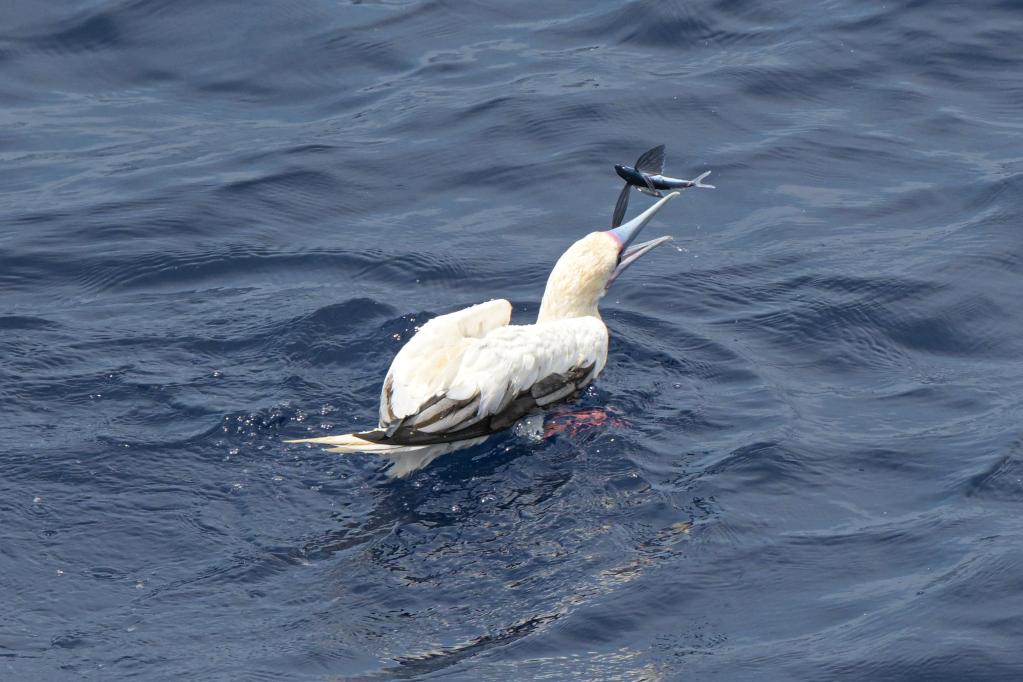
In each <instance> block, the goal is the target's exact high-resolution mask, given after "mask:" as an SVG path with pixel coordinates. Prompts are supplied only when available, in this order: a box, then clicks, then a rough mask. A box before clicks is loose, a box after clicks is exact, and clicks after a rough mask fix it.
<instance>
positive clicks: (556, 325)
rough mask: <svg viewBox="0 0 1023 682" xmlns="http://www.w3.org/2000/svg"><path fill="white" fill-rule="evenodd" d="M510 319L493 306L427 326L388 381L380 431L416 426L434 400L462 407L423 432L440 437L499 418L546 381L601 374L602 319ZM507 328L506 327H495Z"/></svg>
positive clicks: (502, 305) (501, 306) (502, 304)
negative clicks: (582, 371)
mask: <svg viewBox="0 0 1023 682" xmlns="http://www.w3.org/2000/svg"><path fill="white" fill-rule="evenodd" d="M510 313H511V308H510V304H508V302H507V301H490V302H489V303H484V304H480V305H477V306H473V307H471V308H467V309H465V310H460V311H457V312H454V313H450V314H448V315H443V316H440V317H437V318H434V319H433V320H431V321H430V322H428V323H427V324H426V325H424V326H423V328H422V329H420V331H419V332H418V333H417V334H416V336H415V337H414V338H413V339H412V340H411V341H409V342H408V344H406V345H405V347H404V348H403V349H402V350H401V352H400V353H399V354H398V356H397V357H396V358H395V360H394V362H393V363H392V365H391V369H390V371H388V373H387V379H386V380H385V384H384V390H383V392H382V395H381V408H380V411H381V426H387V425H388V424H390V423H393V422H395V421H396V420H400V419H402V418H406V419H409V420H411V421H413V422H414V421H416V417H417V415H420V414H423V412H424V406H428V401H430V399H432V398H435V397H437V396H443V397H444V398H446V399H448V400H450V401H455V402H464V403H465V405H461V406H460V407H459V408H458V409H457V410H455V411H452V412H451V414H448V415H446V416H445V417H444V418H443V419H440V420H438V421H435V422H433V423H430V424H425V425H423V426H420V427H418V430H419V431H421V432H423V433H431V434H442V433H445V432H446V431H449V430H451V429H453V428H455V427H458V428H465V427H466V426H468V425H471V424H472V423H475V422H477V421H480V420H481V419H484V418H487V417H490V416H493V415H496V414H499V413H500V412H501V411H502V410H503V409H504V408H505V407H506V406H507V405H508V403H509V402H510V401H511V400H513V399H514V398H515V397H516V396H518V395H519V394H521V393H523V392H527V391H529V390H530V389H531V388H532V387H534V386H535V385H536V384H537V382H539V381H541V380H543V379H546V378H547V377H550V376H552V375H557V374H565V373H567V372H570V371H571V370H574V369H578V368H581V367H592V368H593V369H592V370H591V371H589V372H588V376H587V377H586V383H588V382H589V381H592V380H593V379H594V378H595V377H596V376H597V375H598V374H599V373H600V371H601V370H602V369H603V368H604V364H605V363H606V361H607V340H608V335H607V327H605V326H604V323H603V322H601V321H600V320H599V319H597V318H595V317H577V318H570V319H565V320H552V321H549V322H539V323H537V324H529V325H515V326H509V325H508V324H507V322H508V320H509V318H510ZM502 320H503V324H501V325H496V324H495V323H496V322H500V321H502ZM556 388H557V390H559V391H560V390H561V388H562V387H560V386H558V387H556ZM575 390H576V386H575V385H572V386H571V387H567V390H565V391H564V393H563V394H562V395H560V396H554V397H553V398H551V397H550V395H553V394H548V395H541V396H538V397H539V398H540V399H541V400H543V398H545V397H546V398H548V400H547V402H553V401H554V400H556V399H558V398H560V397H565V396H567V395H569V394H571V393H573V392H574V391H575ZM388 394H390V396H388ZM389 398H390V402H389V403H388V399H389ZM392 415H393V416H392Z"/></svg>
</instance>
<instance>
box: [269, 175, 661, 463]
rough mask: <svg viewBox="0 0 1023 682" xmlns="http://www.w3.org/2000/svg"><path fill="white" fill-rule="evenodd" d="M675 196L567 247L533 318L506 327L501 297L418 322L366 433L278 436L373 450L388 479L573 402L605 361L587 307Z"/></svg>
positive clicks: (603, 331) (651, 244)
mask: <svg viewBox="0 0 1023 682" xmlns="http://www.w3.org/2000/svg"><path fill="white" fill-rule="evenodd" d="M676 196H678V194H677V193H672V194H669V195H667V196H666V197H664V198H662V199H661V200H660V201H659V202H657V204H655V205H654V206H652V207H650V208H649V209H648V210H647V211H646V212H644V213H643V214H641V215H640V216H637V217H636V218H634V219H633V220H632V221H630V222H629V223H627V224H626V225H622V226H620V227H618V228H617V229H614V230H609V231H606V232H592V233H590V234H588V235H586V236H585V237H583V238H582V239H580V240H578V241H577V242H575V243H574V244H572V246H570V247H569V248H568V250H567V251H565V253H564V254H562V256H561V257H560V258H559V259H558V262H557V263H556V264H555V266H554V268H553V270H552V271H551V274H550V276H549V278H548V280H547V287H546V289H545V291H544V296H543V301H542V303H541V305H540V312H539V315H538V317H537V321H536V322H535V323H533V324H525V325H512V324H510V323H511V312H512V307H511V303H509V302H508V301H507V300H504V299H498V300H492V301H488V302H486V303H481V304H478V305H474V306H471V307H469V308H465V309H463V310H458V311H455V312H452V313H448V314H447V315H441V316H439V317H436V318H433V319H432V320H430V321H429V322H427V323H426V324H424V325H423V327H422V328H421V329H420V330H419V331H418V332H417V333H416V335H415V336H413V337H412V339H410V340H409V342H408V343H407V344H405V346H404V347H403V348H402V349H401V350H400V351H399V352H398V354H397V356H395V358H394V361H393V362H392V363H391V367H390V369H389V370H388V372H387V375H386V377H385V378H384V382H383V386H382V388H381V392H380V411H379V425H378V426H377V427H376V428H375V429H372V430H370V431H363V432H358V433H350V434H345V435H340V436H326V437H319V438H304V439H298V440H293V441H288V442H293V443H316V444H322V445H329V446H332V448H331V450H332V451H333V452H345V453H348V452H371V453H376V454H380V455H383V456H385V457H387V458H390V459H391V460H392V462H393V463H392V466H391V468H390V469H389V470H388V473H389V474H390V475H391V476H405V475H408V474H409V473H411V472H412V471H415V470H416V469H419V468H421V467H423V466H426V465H427V464H429V463H430V462H431V461H433V460H434V459H435V458H437V457H439V456H440V455H443V454H446V453H448V452H451V451H453V450H458V449H461V448H464V447H468V446H471V445H476V444H478V443H482V442H483V441H485V440H486V439H487V438H488V437H489V436H490V435H492V434H494V433H497V432H499V431H503V430H505V429H507V428H509V427H510V426H512V425H513V424H514V423H515V422H517V421H518V420H519V419H522V418H523V417H525V416H527V415H529V414H531V413H534V412H537V411H541V410H545V409H547V408H549V407H551V406H554V405H557V404H560V403H563V402H566V401H569V400H571V399H573V398H575V397H576V396H577V395H578V394H579V392H580V391H581V390H582V389H583V388H585V387H586V386H588V385H589V384H590V383H592V382H593V381H594V380H595V379H596V378H597V377H598V376H599V375H600V373H601V371H602V370H603V369H604V365H605V364H606V362H607V347H608V330H607V327H606V326H605V325H604V322H603V321H602V320H601V318H600V313H599V311H598V308H597V305H598V303H599V301H600V299H601V297H602V296H603V295H604V293H605V291H606V290H607V288H608V287H609V286H610V285H611V284H612V283H613V282H614V281H615V279H617V277H618V276H619V275H620V274H621V272H622V271H624V270H625V269H626V268H627V267H628V266H629V265H631V264H632V263H633V262H635V261H636V260H637V259H638V258H639V257H640V256H642V255H643V254H645V253H647V252H649V251H650V250H652V249H653V248H655V247H656V246H658V245H660V244H663V243H664V242H666V241H668V240H669V239H670V237H660V238H658V239H653V240H650V241H648V242H644V243H642V244H638V245H635V246H632V245H631V244H632V242H633V241H634V239H635V237H636V236H637V235H638V234H639V232H640V230H642V228H643V227H644V226H645V225H646V224H647V222H649V221H650V219H651V218H653V216H654V215H655V214H656V213H657V212H658V211H659V210H660V209H661V208H662V207H663V206H664V205H665V204H666V203H667V202H668V201H669V200H670V199H672V198H674V197H676Z"/></svg>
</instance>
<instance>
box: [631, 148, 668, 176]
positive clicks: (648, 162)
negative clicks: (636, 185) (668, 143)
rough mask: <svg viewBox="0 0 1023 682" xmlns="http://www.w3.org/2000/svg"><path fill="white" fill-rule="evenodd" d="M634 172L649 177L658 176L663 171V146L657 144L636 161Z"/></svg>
mask: <svg viewBox="0 0 1023 682" xmlns="http://www.w3.org/2000/svg"><path fill="white" fill-rule="evenodd" d="M636 170H638V171H640V172H641V173H649V174H650V175H660V174H661V173H662V172H663V171H664V145H663V144H659V145H657V146H656V147H654V148H653V149H651V150H650V151H647V152H644V153H643V155H642V156H640V157H639V158H638V159H636Z"/></svg>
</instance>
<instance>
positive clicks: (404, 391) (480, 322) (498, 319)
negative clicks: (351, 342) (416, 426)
mask: <svg viewBox="0 0 1023 682" xmlns="http://www.w3.org/2000/svg"><path fill="white" fill-rule="evenodd" d="M510 321H511V303H509V302H508V301H506V300H504V299H496V300H493V301H487V302H486V303H480V304H478V305H474V306H470V307H468V308H465V309H463V310H458V311H455V312H453V313H448V314H447V315H441V316H439V317H435V318H433V319H432V320H430V321H429V322H427V323H426V324H424V325H423V326H422V327H421V328H420V329H419V331H418V332H416V334H415V336H413V337H412V338H411V339H410V340H409V342H408V343H406V344H405V345H404V346H403V347H402V349H401V350H400V351H398V355H396V356H395V358H394V360H393V361H392V362H391V368H390V369H389V370H387V377H386V378H385V379H384V385H383V388H382V389H381V393H380V424H381V425H384V424H387V423H389V422H391V421H394V420H395V419H401V418H403V417H408V416H410V415H414V414H416V412H418V411H419V409H420V408H421V407H422V405H423V403H424V402H426V401H427V400H429V399H430V398H432V397H433V396H435V395H437V394H438V393H440V392H442V391H443V390H445V389H446V388H447V387H448V386H449V385H450V384H451V382H452V381H453V380H454V378H455V373H456V372H457V371H458V368H459V366H460V364H461V359H462V356H463V354H464V353H465V351H466V350H467V349H468V348H469V346H470V345H471V344H472V342H473V341H475V340H476V339H479V338H480V337H483V336H485V335H486V334H487V333H488V332H490V331H492V330H494V329H497V328H499V327H504V326H506V325H507V324H508V323H509V322H510ZM388 394H389V395H388Z"/></svg>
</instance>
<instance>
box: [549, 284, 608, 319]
mask: <svg viewBox="0 0 1023 682" xmlns="http://www.w3.org/2000/svg"><path fill="white" fill-rule="evenodd" d="M549 294H550V292H549V291H548V292H546V293H544V296H543V301H541V302H540V314H539V315H537V316H536V321H537V322H550V321H551V320H567V319H569V318H572V317H595V318H597V319H598V320H599V319H600V311H599V310H598V309H597V304H596V303H595V302H594V303H581V302H579V301H575V300H570V299H567V298H566V297H563V296H556V295H555V296H551V295H549Z"/></svg>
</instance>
